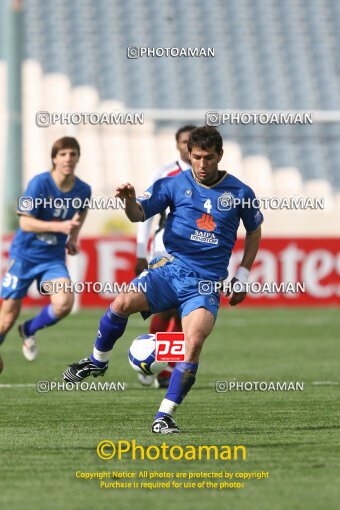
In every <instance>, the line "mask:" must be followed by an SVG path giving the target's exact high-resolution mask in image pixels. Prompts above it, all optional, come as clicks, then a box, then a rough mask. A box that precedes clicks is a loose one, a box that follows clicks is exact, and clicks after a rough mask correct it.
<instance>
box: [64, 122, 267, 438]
mask: <svg viewBox="0 0 340 510" xmlns="http://www.w3.org/2000/svg"><path fill="white" fill-rule="evenodd" d="M188 148H189V152H190V160H191V164H192V170H185V171H183V172H181V173H179V174H178V176H176V177H170V178H164V179H160V180H158V181H156V182H155V183H154V184H153V185H152V186H150V188H148V189H147V190H146V191H145V192H144V193H143V194H142V195H141V196H140V197H138V199H136V194H135V190H134V188H133V186H132V185H131V184H129V183H127V184H123V185H122V186H119V187H118V188H117V191H116V196H118V197H120V198H124V199H126V209H125V212H126V215H127V216H128V218H129V219H130V220H131V221H133V222H136V221H144V220H146V219H147V218H150V217H151V216H153V215H155V214H158V213H160V212H161V211H164V210H165V209H166V208H167V207H170V213H169V216H168V219H167V222H166V227H165V232H164V245H165V248H166V251H167V253H168V254H170V256H169V257H168V258H166V257H162V258H159V259H155V260H154V261H151V262H150V264H149V267H148V269H147V270H146V271H144V272H143V273H142V274H141V275H140V276H139V277H137V278H135V280H133V281H134V282H135V283H137V282H142V283H145V284H146V289H147V290H146V291H145V293H144V292H135V293H124V294H121V295H119V296H118V297H117V298H116V299H115V300H114V302H113V303H112V304H111V306H110V307H109V309H108V310H107V312H106V313H105V314H104V316H103V317H102V319H101V321H100V325H99V331H98V336H97V339H96V341H95V345H94V348H93V352H92V354H91V355H90V357H88V358H84V359H82V360H80V361H79V362H78V363H74V364H72V365H70V366H69V368H68V369H67V370H66V371H65V372H64V379H65V380H66V381H71V382H76V381H81V380H82V379H84V378H85V377H87V376H89V375H94V376H95V377H96V376H98V375H101V374H103V373H104V372H105V371H106V369H107V366H108V360H109V356H110V351H111V350H112V348H113V345H114V344H115V342H116V340H117V339H118V338H119V337H121V336H122V334H123V333H124V330H125V327H126V324H127V321H128V317H129V315H131V314H132V313H135V312H142V314H144V315H145V314H146V313H149V314H150V313H157V312H160V311H163V310H167V309H169V308H177V309H178V311H179V313H180V316H181V318H182V326H183V331H184V334H185V361H184V362H183V363H177V364H176V367H175V369H174V371H173V373H172V376H171V379H170V384H169V388H168V390H167V393H166V396H165V398H164V399H163V401H162V402H161V405H160V408H159V410H158V412H157V414H156V416H155V419H154V422H153V425H152V432H154V433H159V434H171V433H178V432H179V428H178V426H177V424H176V422H175V421H174V419H173V414H174V412H175V409H176V408H177V406H178V405H179V404H181V402H182V400H183V398H184V397H185V396H186V395H187V393H188V392H189V390H190V388H191V387H192V385H193V384H194V382H195V377H196V372H197V369H198V363H199V357H200V353H201V350H202V347H203V344H204V342H205V340H206V338H207V337H208V336H209V334H210V333H211V331H212V329H213V327H214V323H215V320H216V317H217V312H218V307H219V301H220V293H219V290H218V288H216V286H214V282H221V281H223V280H225V279H226V278H227V275H228V273H227V267H228V262H229V258H230V255H231V252H232V249H233V247H234V244H235V241H236V233H237V229H238V226H239V223H240V220H241V219H242V221H243V224H244V226H245V229H246V231H247V234H246V239H245V248H244V255H243V259H242V261H241V265H240V267H239V269H238V270H237V272H236V274H235V277H234V278H233V279H232V282H231V285H233V284H235V282H236V281H238V282H241V283H246V281H247V278H248V275H249V271H250V269H251V266H252V264H253V262H254V260H255V257H256V254H257V250H258V247H259V243H260V238H261V223H262V221H263V216H262V213H261V212H260V210H259V209H258V208H257V207H255V206H254V201H253V199H254V198H255V195H254V192H253V191H252V190H251V189H250V188H249V186H247V185H246V184H244V183H243V182H241V181H240V180H239V179H237V178H236V177H234V176H233V175H231V174H229V173H227V172H226V171H222V170H219V169H218V164H219V162H220V160H221V158H222V156H223V149H222V138H221V135H220V134H219V132H218V131H217V130H216V129H215V128H213V127H209V126H204V127H200V128H197V129H195V130H194V131H192V133H191V135H190V138H189V143H188ZM236 199H237V200H236ZM207 281H208V282H211V284H212V285H211V292H207V286H206V282H207ZM202 282H203V283H204V292H202V289H203V287H202ZM244 288H245V287H243V288H242V289H240V284H238V285H237V289H236V288H235V291H233V292H232V297H231V299H230V304H231V305H237V304H239V303H241V302H242V301H243V300H244V299H245V297H246V292H245V291H243V290H244ZM236 290H238V292H236ZM240 290H241V291H240ZM228 294H229V293H228Z"/></svg>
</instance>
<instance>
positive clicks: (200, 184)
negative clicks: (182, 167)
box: [191, 169, 229, 189]
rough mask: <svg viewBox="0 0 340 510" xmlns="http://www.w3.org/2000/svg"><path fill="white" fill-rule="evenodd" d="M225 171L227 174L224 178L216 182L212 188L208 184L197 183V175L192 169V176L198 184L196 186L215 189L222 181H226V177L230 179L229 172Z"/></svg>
mask: <svg viewBox="0 0 340 510" xmlns="http://www.w3.org/2000/svg"><path fill="white" fill-rule="evenodd" d="M223 171H224V172H225V174H224V175H223V176H222V178H221V179H220V180H219V181H217V182H215V184H212V185H211V186H207V185H206V184H202V183H200V182H198V181H196V178H195V174H194V172H193V170H192V169H191V176H192V178H193V179H194V181H195V182H196V184H198V185H199V186H202V188H206V189H211V188H215V186H218V185H219V184H220V183H221V182H222V181H224V179H225V178H226V177H228V175H229V174H228V172H227V171H226V170H223Z"/></svg>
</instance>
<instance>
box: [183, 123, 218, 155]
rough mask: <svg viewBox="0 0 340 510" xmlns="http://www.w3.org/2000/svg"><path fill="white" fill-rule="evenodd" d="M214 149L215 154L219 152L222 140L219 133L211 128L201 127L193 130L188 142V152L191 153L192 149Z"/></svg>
mask: <svg viewBox="0 0 340 510" xmlns="http://www.w3.org/2000/svg"><path fill="white" fill-rule="evenodd" d="M214 146H215V148H216V152H221V150H222V147H223V140H222V136H221V135H220V133H219V132H218V131H217V129H216V128H214V127H212V126H202V127H198V128H196V129H194V130H193V131H191V133H190V137H189V142H188V151H189V152H191V151H192V149H193V147H199V148H200V149H203V150H207V149H209V148H211V147H214Z"/></svg>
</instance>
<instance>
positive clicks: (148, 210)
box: [137, 177, 174, 220]
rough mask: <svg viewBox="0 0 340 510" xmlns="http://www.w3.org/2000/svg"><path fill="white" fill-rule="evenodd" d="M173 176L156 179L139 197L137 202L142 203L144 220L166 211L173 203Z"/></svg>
mask: <svg viewBox="0 0 340 510" xmlns="http://www.w3.org/2000/svg"><path fill="white" fill-rule="evenodd" d="M172 181H174V179H173V178H172V177H164V178H163V179H158V181H155V182H154V183H153V184H152V185H151V186H150V187H149V188H148V189H147V190H146V191H144V193H142V194H141V195H140V196H138V197H137V202H138V203H139V204H140V205H141V207H142V209H143V212H144V220H147V219H149V218H151V217H152V216H154V215H155V214H158V213H161V212H162V211H165V209H167V208H168V207H169V206H170V204H171V197H172V192H171V191H172V189H171V182H172Z"/></svg>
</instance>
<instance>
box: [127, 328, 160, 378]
mask: <svg viewBox="0 0 340 510" xmlns="http://www.w3.org/2000/svg"><path fill="white" fill-rule="evenodd" d="M128 356H129V362H130V365H131V366H132V368H133V369H134V370H136V371H137V372H139V373H140V374H145V375H156V374H159V372H161V371H162V370H164V369H165V367H166V366H167V365H168V363H167V362H166V361H156V359H155V358H156V338H155V335H151V334H145V335H140V336H137V338H135V340H134V341H133V342H132V344H131V347H130V349H129V354H128Z"/></svg>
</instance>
